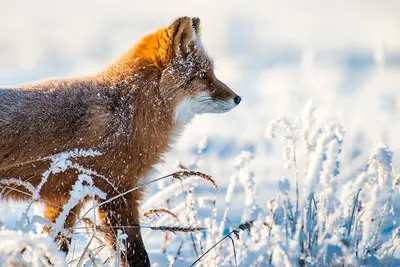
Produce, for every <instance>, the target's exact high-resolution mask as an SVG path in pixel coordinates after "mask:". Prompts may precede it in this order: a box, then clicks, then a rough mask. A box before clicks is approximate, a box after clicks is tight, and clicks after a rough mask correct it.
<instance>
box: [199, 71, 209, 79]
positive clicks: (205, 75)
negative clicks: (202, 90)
mask: <svg viewBox="0 0 400 267" xmlns="http://www.w3.org/2000/svg"><path fill="white" fill-rule="evenodd" d="M199 78H200V79H208V74H207V72H200V73H199Z"/></svg>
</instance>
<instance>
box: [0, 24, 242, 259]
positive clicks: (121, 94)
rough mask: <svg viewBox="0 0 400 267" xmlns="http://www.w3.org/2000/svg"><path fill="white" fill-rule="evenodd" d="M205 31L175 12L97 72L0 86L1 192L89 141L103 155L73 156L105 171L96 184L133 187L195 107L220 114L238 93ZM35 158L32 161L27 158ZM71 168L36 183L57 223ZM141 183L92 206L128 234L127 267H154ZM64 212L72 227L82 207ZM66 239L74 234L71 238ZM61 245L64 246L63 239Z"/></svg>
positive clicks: (14, 194)
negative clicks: (219, 71)
mask: <svg viewBox="0 0 400 267" xmlns="http://www.w3.org/2000/svg"><path fill="white" fill-rule="evenodd" d="M214 69H215V67H214V63H213V60H212V59H211V57H210V56H209V55H208V54H207V52H206V50H205V49H204V47H203V44H202V40H201V27H200V19H199V18H197V17H193V18H190V17H180V18H178V19H176V20H175V21H173V23H172V24H170V25H169V26H167V27H163V28H160V29H158V30H156V31H154V32H153V33H150V34H148V35H146V36H144V37H143V38H142V39H141V40H140V41H139V42H138V43H136V44H135V45H133V46H132V47H131V49H130V50H128V51H127V52H126V53H125V54H124V55H122V56H121V57H120V58H118V59H117V60H115V61H114V62H112V63H110V64H109V65H108V66H107V67H105V68H104V69H103V70H101V71H99V72H98V73H96V74H94V75H86V76H79V77H72V78H59V79H50V80H42V81H38V82H32V83H27V84H22V85H16V86H9V87H6V88H1V89H0V198H1V199H3V200H5V201H7V200H16V201H27V200H29V199H30V197H31V196H30V195H29V193H30V192H29V191H28V190H27V189H26V188H25V187H24V186H21V185H20V184H16V185H13V186H7V184H10V181H11V180H10V179H11V178H18V179H21V180H22V181H24V182H29V183H31V184H32V185H33V186H35V187H36V186H38V185H39V184H40V182H41V179H42V173H43V172H44V171H46V170H47V169H48V168H49V162H48V161H45V160H44V161H35V159H38V158H45V157H48V156H51V155H54V154H55V153H56V152H60V151H69V150H73V149H94V150H97V151H99V152H100V153H101V154H100V155H99V156H97V157H94V158H89V157H87V158H82V159H79V164H81V165H82V166H85V167H86V168H89V169H91V170H94V171H96V172H97V173H100V174H102V175H103V176H105V177H107V179H108V180H109V181H110V182H111V184H112V185H110V184H109V183H107V182H105V180H104V179H97V178H96V177H94V178H93V183H94V185H95V186H96V187H97V188H99V189H100V190H102V191H103V192H105V193H106V194H107V198H109V199H111V198H113V197H115V196H117V195H118V192H125V191H127V190H129V189H131V188H133V187H135V186H137V185H138V184H139V183H140V182H141V181H142V179H144V177H146V175H149V173H150V172H151V171H152V170H153V168H154V167H155V165H157V164H159V163H162V161H163V156H164V155H165V153H166V152H167V151H169V150H170V149H171V148H172V146H173V144H174V143H175V142H176V141H177V139H178V138H179V136H180V135H181V133H182V131H183V130H184V128H185V127H186V126H187V125H188V124H189V122H190V121H191V120H192V119H193V118H194V117H195V115H196V114H204V113H225V112H228V111H230V110H231V109H233V108H235V107H236V106H237V105H238V104H239V103H240V102H241V97H240V96H239V95H237V94H236V93H235V92H234V91H232V90H231V89H230V88H229V87H228V86H227V85H226V84H224V83H223V82H221V81H220V80H219V79H218V78H217V77H216V76H215V73H214ZM32 162H34V163H32ZM76 179H77V173H76V171H75V172H73V171H66V172H63V173H56V174H51V175H50V176H49V178H48V180H47V182H46V183H44V184H43V185H42V187H41V189H40V192H39V193H40V201H41V202H42V203H43V204H44V206H45V211H44V217H45V218H46V219H47V220H49V221H50V222H53V223H54V222H55V221H56V219H57V217H58V216H59V215H60V213H61V212H62V207H63V205H65V204H66V203H67V202H68V200H69V198H70V191H71V188H72V186H73V185H74V183H75V182H76ZM144 194H145V188H140V189H138V190H136V191H133V192H132V193H130V194H127V195H125V196H124V200H125V202H124V201H123V200H122V198H116V199H115V200H113V201H110V202H109V203H106V204H105V205H101V206H99V207H98V210H97V213H98V218H99V219H100V223H101V224H102V225H104V226H105V227H109V229H110V231H109V232H110V233H111V234H110V235H109V236H108V238H107V239H106V241H107V245H108V246H109V247H110V248H111V249H112V250H113V251H114V253H115V250H116V235H115V233H116V232H117V230H121V231H122V232H124V233H125V234H126V235H127V238H126V244H125V245H126V248H125V253H123V255H122V256H121V262H122V264H123V265H124V266H150V260H149V256H148V254H147V251H146V249H145V245H144V242H143V239H142V235H141V231H140V227H129V228H124V226H140V224H139V223H140V221H139V219H140V212H139V206H140V202H141V200H142V199H143V197H144ZM84 204H85V201H81V202H80V203H79V204H77V205H76V206H75V207H74V208H73V209H72V210H71V212H70V213H69V214H68V217H67V219H66V221H65V225H64V227H65V228H66V229H67V228H70V227H72V226H73V225H74V224H75V223H76V221H77V219H78V217H79V214H80V211H81V210H82V207H83V206H84ZM65 242H70V239H69V240H68V239H67V241H65ZM60 249H61V250H63V251H65V252H66V253H68V244H61V245H60Z"/></svg>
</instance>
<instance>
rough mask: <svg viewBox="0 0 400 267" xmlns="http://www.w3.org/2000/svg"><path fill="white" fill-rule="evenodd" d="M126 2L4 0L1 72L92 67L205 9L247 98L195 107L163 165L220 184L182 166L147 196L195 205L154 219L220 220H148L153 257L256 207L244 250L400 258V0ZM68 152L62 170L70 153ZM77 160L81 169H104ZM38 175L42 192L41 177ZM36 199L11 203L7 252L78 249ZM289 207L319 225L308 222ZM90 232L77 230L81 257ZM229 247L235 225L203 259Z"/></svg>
mask: <svg viewBox="0 0 400 267" xmlns="http://www.w3.org/2000/svg"><path fill="white" fill-rule="evenodd" d="M113 3H115V4H113V5H112V6H110V4H109V2H108V1H105V0H101V1H85V2H82V1H77V0H71V1H67V2H63V3H55V2H52V1H49V0H42V1H39V2H36V1H35V2H26V1H22V0H16V1H4V0H3V1H2V4H1V6H2V8H1V10H0V22H1V23H0V25H1V26H0V28H1V32H2V34H1V36H0V47H1V49H0V58H1V59H2V60H1V61H0V84H4V85H10V84H18V83H23V82H29V81H34V80H38V79H43V78H49V77H53V76H72V75H81V74H87V73H93V72H95V71H97V70H99V69H101V68H102V67H103V66H105V64H107V63H108V62H109V61H110V60H112V59H114V58H116V57H118V56H119V55H121V54H122V53H123V52H125V51H126V49H128V48H129V47H130V45H131V44H132V43H133V42H135V41H137V40H138V38H139V37H140V36H143V35H144V34H146V33H148V32H149V31H152V30H154V29H156V28H158V27H161V26H163V25H168V24H169V23H170V22H172V21H173V19H174V18H176V17H178V16H181V15H195V16H198V17H199V18H200V19H201V24H202V38H203V40H202V43H203V45H204V47H205V48H206V50H207V51H208V52H210V54H211V55H213V56H214V58H215V59H216V67H217V69H216V75H217V77H218V78H219V79H220V80H222V81H223V82H225V83H226V84H228V85H229V86H230V87H231V88H232V89H233V90H234V91H235V92H236V93H238V94H239V95H240V96H241V97H242V99H243V100H242V102H241V103H240V105H239V106H238V107H237V108H235V109H234V110H232V111H231V112H229V113H227V114H221V115H216V114H207V115H202V116H197V117H195V119H194V121H193V122H192V123H191V124H190V125H189V126H188V127H187V128H186V130H185V132H184V133H183V136H182V137H181V138H180V140H179V141H178V143H177V144H176V147H175V148H174V150H173V151H171V153H169V154H168V155H167V156H166V163H165V164H163V165H161V167H160V170H159V173H160V175H157V176H156V177H158V176H162V175H164V174H169V173H172V172H174V171H176V170H177V168H176V165H177V164H176V161H177V160H179V163H180V164H181V165H183V166H188V167H190V169H195V170H197V171H201V172H205V173H208V174H210V175H212V177H213V179H214V180H215V181H216V182H217V184H218V185H219V187H220V191H218V192H216V191H215V190H214V189H213V188H212V187H211V186H210V185H208V184H207V183H204V182H203V181H201V179H199V178H194V177H192V178H188V179H185V180H183V181H182V183H183V188H184V191H183V192H184V193H183V192H182V185H181V184H180V182H179V181H171V180H170V179H165V180H162V181H160V182H159V183H158V184H154V185H153V186H150V187H149V188H148V190H147V192H148V193H147V196H146V198H145V201H144V203H143V204H142V211H143V212H145V211H147V210H149V209H151V208H161V207H164V208H168V209H169V210H171V211H172V212H173V213H174V214H176V215H177V216H178V218H179V220H180V222H179V224H178V222H176V220H175V219H174V218H172V217H171V216H168V215H165V216H161V217H160V218H159V219H156V220H155V221H154V222H149V224H150V225H180V226H190V225H191V226H193V225H198V226H205V227H207V228H208V229H207V231H205V232H199V233H194V234H193V237H192V236H191V235H190V234H185V233H177V234H170V233H169V234H166V233H160V232H154V231H151V230H147V229H143V230H142V232H143V236H144V240H145V245H146V248H147V250H148V251H149V255H150V259H151V261H152V263H153V264H158V266H165V265H167V264H169V263H170V264H172V262H174V266H188V265H190V264H191V263H192V262H194V260H195V259H196V258H197V255H196V253H195V252H194V248H193V246H194V245H193V244H195V246H196V249H197V252H198V253H199V254H200V252H201V251H203V252H204V251H205V250H206V249H208V248H209V247H210V246H211V245H212V244H214V243H215V242H216V241H218V240H219V239H221V238H222V237H223V236H224V235H225V234H227V233H228V232H229V231H230V230H232V229H234V228H236V227H238V225H239V224H240V223H243V222H244V220H247V219H254V220H256V221H255V222H254V225H253V228H252V230H251V232H250V233H247V232H240V235H239V237H240V239H239V240H237V239H236V237H235V236H232V238H233V239H234V241H235V248H236V254H237V255H236V259H237V261H238V263H239V265H240V266H249V265H251V264H254V266H260V265H262V264H265V263H271V264H275V265H278V266H279V265H282V263H284V264H285V265H287V266H291V265H292V266H296V265H297V263H298V259H299V257H300V256H301V255H302V253H301V249H300V247H301V246H300V243H301V242H302V243H301V244H306V245H307V246H308V248H307V253H309V255H311V256H310V257H308V258H305V259H302V260H304V261H306V262H307V263H309V264H310V265H312V264H316V263H317V262H319V263H327V262H328V261H330V262H331V263H334V262H342V261H343V259H344V258H345V260H346V262H347V263H348V264H354V265H357V264H370V265H374V264H375V263H378V262H380V263H382V264H386V265H387V264H389V263H390V264H392V265H394V266H396V265H399V264H400V261H399V258H400V252H399V250H398V249H396V246H399V245H400V240H399V225H398V221H399V218H400V216H399V212H400V206H399V204H398V203H400V202H399V199H400V197H399V193H400V189H399V173H398V167H399V166H400V160H399V157H398V155H399V153H400V141H399V139H398V132H400V117H399V115H400V114H399V112H400V90H399V84H400V36H399V34H398V31H399V29H400V17H399V16H398V14H397V13H398V10H400V3H399V2H397V1H385V2H379V3H378V2H373V1H362V2H361V1H354V2H348V1H335V2H331V3H320V2H318V1H311V0H307V1H302V2H301V3H300V2H298V3H296V2H293V1H270V0H263V1H261V0H255V1H229V2H227V1H220V2H212V3H211V2H207V1H198V2H193V3H188V2H186V1H180V0H172V1H168V2H159V3H157V8H154V3H150V2H138V3H136V2H135V3H131V2H130V1H124V0H118V1H115V2H113ZM210 7H212V8H210ZM94 10H95V12H94ZM310 99H312V102H309V100H310ZM330 121H333V122H330ZM339 125H340V126H339ZM265 137H268V138H265ZM273 137H275V138H273ZM383 144H384V145H383ZM0 149H1V148H0ZM242 151H244V152H242ZM89 154H90V153H89ZM76 156H77V155H76ZM87 156H89V155H87ZM93 156H96V155H94V154H93ZM58 162H59V163H57V164H59V165H57V166H58V169H59V171H62V170H63V169H64V167H65V166H66V165H65V164H67V161H66V160H65V157H60V158H59V161H58ZM71 167H73V168H76V169H78V170H79V171H80V173H81V175H86V176H81V178H82V179H83V178H85V177H86V178H88V177H90V176H91V175H96V176H98V175H101V174H95V173H93V172H92V171H90V170H84V169H83V168H82V167H81V166H71ZM13 178H15V179H16V180H8V181H12V182H18V181H17V180H18V177H13ZM44 178H45V177H44ZM86 178H85V179H86ZM3 182H4V179H3V180H0V183H3ZM44 182H45V179H44ZM296 182H298V186H297V185H296ZM23 185H24V186H25V187H27V188H29V190H30V191H32V192H37V194H35V196H36V197H38V195H40V188H38V190H36V191H35V188H32V185H31V184H28V183H24V184H23ZM296 189H299V190H298V195H299V197H297V194H296ZM76 190H77V191H76V192H85V193H82V194H91V193H92V192H93V191H90V190H89V189H88V190H86V191H85V190H83V187H82V185H81V186H78V187H77V188H76ZM98 193H99V194H100V192H98ZM79 194H81V193H79ZM310 196H311V197H310ZM103 197H105V196H103ZM297 202H298V204H296V203H297ZM314 205H317V208H318V209H315V207H314ZM27 206H28V204H17V203H13V202H9V203H4V202H1V203H0V221H2V222H4V224H2V223H0V227H2V230H1V231H0V240H1V242H0V247H1V248H0V259H1V260H3V259H4V260H8V259H10V255H14V254H12V253H14V252H16V251H20V250H21V249H22V246H23V244H28V245H27V246H28V247H29V250H27V251H29V253H30V254H29V255H28V254H27V255H25V256H26V257H24V258H22V257H20V256H18V258H15V260H18V261H21V262H23V261H27V260H28V261H31V262H33V261H34V260H33V259H35V261H36V262H37V264H38V266H41V265H40V264H42V265H44V264H45V263H46V262H47V259H46V258H43V257H45V256H44V255H46V257H47V256H50V257H51V259H52V261H53V262H57V263H58V264H55V265H56V266H65V265H66V264H67V263H68V262H71V259H72V257H71V256H72V255H70V256H69V257H68V258H67V259H68V260H69V261H65V257H64V256H63V255H62V254H61V253H60V252H58V251H57V250H56V247H55V244H54V243H52V242H51V238H50V237H47V236H44V235H39V234H36V233H35V232H37V230H36V228H35V227H39V225H45V224H46V223H48V222H46V221H43V220H41V219H40V217H33V216H35V215H36V216H40V214H41V213H40V209H41V207H40V205H37V204H32V207H33V208H27ZM296 206H298V210H297V208H296ZM29 207H30V206H29ZM290 210H292V212H293V217H297V218H299V220H300V221H302V222H304V223H306V225H308V228H307V229H308V230H307V231H304V232H303V231H300V224H297V225H294V224H293V221H291V219H292V217H291V215H290V212H289V211H290ZM296 211H298V212H297V213H296ZM314 213H315V216H314V217H313V216H312V215H314ZM90 214H91V212H90ZM310 216H311V219H310ZM34 218H35V219H34ZM350 222H351V224H350ZM59 225H61V223H59ZM144 225H147V223H144ZM266 225H268V227H267V226H266ZM311 229H312V231H311ZM14 230H15V231H14ZM376 233H378V234H376ZM310 236H311V241H310V239H309V238H310ZM313 237H314V239H313ZM89 238H90V235H89ZM89 238H88V237H86V236H85V235H83V234H82V235H80V236H78V237H76V239H77V241H75V245H76V247H77V249H76V252H75V255H74V257H73V258H76V257H77V256H78V255H79V251H80V252H82V251H83V249H84V248H85V246H86V243H87V242H88V239H89ZM85 242H86V243H85ZM96 242H97V241H96ZM182 242H183V246H182V248H181V249H180V250H179V247H180V245H181V243H182ZM81 243H82V244H81ZM93 244H97V243H95V242H93ZM356 244H359V245H358V256H355V250H356V249H357V245H356ZM97 245H100V244H97ZM163 248H165V252H163ZM376 248H379V249H378V250H375V249H376ZM104 250H105V249H104ZM178 252H179V253H178ZM272 252H273V253H272ZM35 253H36V254H35ZM102 253H103V251H102V252H101V253H97V254H96V253H94V252H93V255H92V256H93V257H94V260H95V261H97V263H98V262H100V258H101V260H102V261H101V262H104V260H105V259H106V258H107V257H105V256H103V254H102ZM271 255H273V256H271ZM392 256H393V258H392ZM96 257H99V258H96ZM43 259H45V260H46V261H42V260H43ZM85 261H87V266H90V264H92V261H91V260H90V259H89V257H86V258H85ZM76 263H77V261H75V262H74V264H76ZM217 263H218V264H222V263H224V264H225V266H230V265H233V263H234V254H233V249H232V244H231V241H230V240H229V239H227V240H226V241H224V242H223V243H222V244H220V245H219V246H217V248H215V249H214V250H213V252H212V253H210V254H209V255H208V256H206V258H205V259H204V261H203V264H204V265H210V266H213V264H217ZM63 264H64V265H63ZM69 265H70V266H72V265H73V264H72V263H70V264H69ZM93 266H94V265H93Z"/></svg>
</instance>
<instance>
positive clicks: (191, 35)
mask: <svg viewBox="0 0 400 267" xmlns="http://www.w3.org/2000/svg"><path fill="white" fill-rule="evenodd" d="M171 26H172V27H173V28H174V41H173V51H174V55H175V56H177V57H178V56H183V57H186V56H187V55H188V54H189V52H190V49H191V47H192V45H193V41H194V40H195V38H196V34H197V33H200V20H199V19H198V18H193V19H191V18H189V17H181V18H179V19H177V20H175V21H174V23H173V24H172V25H171Z"/></svg>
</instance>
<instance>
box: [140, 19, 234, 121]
mask: <svg viewBox="0 0 400 267" xmlns="http://www.w3.org/2000/svg"><path fill="white" fill-rule="evenodd" d="M133 57H134V58H135V60H136V62H137V64H138V65H139V66H143V67H142V68H143V69H144V68H151V69H157V71H158V73H159V78H158V79H159V80H158V83H159V92H160V94H162V95H163V98H165V99H168V102H169V103H171V104H172V106H173V107H174V111H175V122H176V123H179V124H180V123H187V122H189V121H190V120H191V118H192V117H193V116H194V115H195V114H202V113H223V112H227V111H229V110H231V109H233V108H234V107H236V106H237V105H238V104H239V103H240V101H241V98H240V96H238V95H237V94H236V93H235V92H233V91H232V90H231V89H230V88H229V87H228V86H227V85H225V84H224V83H223V82H221V81H220V80H218V78H217V77H216V76H215V74H214V63H213V61H212V60H211V58H210V57H209V56H208V55H207V53H206V51H205V50H204V48H203V45H202V42H201V38H200V19H198V18H189V17H181V18H178V19H177V20H175V21H174V22H173V23H172V24H171V25H170V26H169V27H166V28H163V29H160V30H158V31H156V32H155V33H152V34H149V35H147V36H146V37H144V38H143V39H142V40H141V41H140V42H139V44H137V46H136V47H135V49H134V51H133Z"/></svg>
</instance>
